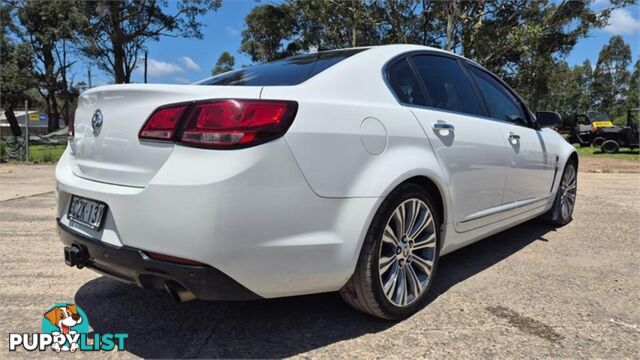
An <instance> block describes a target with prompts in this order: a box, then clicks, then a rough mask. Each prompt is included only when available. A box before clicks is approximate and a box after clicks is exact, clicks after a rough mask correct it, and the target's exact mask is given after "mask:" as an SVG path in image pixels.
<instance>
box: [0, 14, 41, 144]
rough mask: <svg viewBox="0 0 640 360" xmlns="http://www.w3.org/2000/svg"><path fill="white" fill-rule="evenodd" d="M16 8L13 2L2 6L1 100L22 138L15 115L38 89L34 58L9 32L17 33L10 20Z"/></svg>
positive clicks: (16, 133) (13, 128) (27, 45)
mask: <svg viewBox="0 0 640 360" xmlns="http://www.w3.org/2000/svg"><path fill="white" fill-rule="evenodd" d="M14 10H15V9H14V7H13V6H12V4H10V3H6V4H5V3H3V4H2V5H0V25H1V27H2V33H1V34H0V68H2V71H0V100H1V103H2V106H3V107H4V109H5V116H6V117H7V121H8V122H9V125H10V126H11V131H12V133H13V134H14V135H15V136H20V135H22V131H21V130H20V127H19V126H18V121H17V119H16V115H15V109H16V108H18V107H19V106H20V105H22V104H23V102H24V101H25V100H31V98H30V96H29V95H28V94H27V91H28V90H29V89H32V88H34V87H35V85H36V83H35V79H34V78H33V74H32V71H33V56H32V54H31V49H30V47H29V44H27V43H21V44H16V43H15V42H14V41H13V40H12V39H11V38H10V37H9V33H10V32H13V33H15V32H16V31H18V29H17V27H16V26H15V24H14V23H13V22H12V21H11V18H12V16H13V12H14Z"/></svg>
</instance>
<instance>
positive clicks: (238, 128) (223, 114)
mask: <svg viewBox="0 0 640 360" xmlns="http://www.w3.org/2000/svg"><path fill="white" fill-rule="evenodd" d="M297 109H298V104H297V103H296V102H292V101H272V100H211V101H204V102H195V103H193V104H190V105H184V104H181V105H177V106H167V107H163V108H160V109H159V110H156V112H154V113H153V115H151V117H150V118H149V120H147V123H145V125H144V126H143V128H142V130H141V131H140V138H141V139H155V140H173V139H174V136H175V138H176V139H177V141H178V142H179V143H184V144H188V145H193V146H198V147H208V148H215V149H235V148H241V147H248V146H253V145H258V144H261V143H264V142H267V141H270V140H273V139H275V138H277V137H280V136H282V135H284V133H285V132H286V131H287V130H288V129H289V126H291V123H292V122H293V119H294V117H295V115H296V111H297Z"/></svg>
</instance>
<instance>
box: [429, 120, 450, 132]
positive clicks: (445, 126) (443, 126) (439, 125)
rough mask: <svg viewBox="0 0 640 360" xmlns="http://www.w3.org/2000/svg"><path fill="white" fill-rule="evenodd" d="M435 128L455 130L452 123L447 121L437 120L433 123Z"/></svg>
mask: <svg viewBox="0 0 640 360" xmlns="http://www.w3.org/2000/svg"><path fill="white" fill-rule="evenodd" d="M432 127H433V130H450V131H453V129H455V127H454V126H453V125H451V124H447V123H445V122H437V123H434V124H433V126H432Z"/></svg>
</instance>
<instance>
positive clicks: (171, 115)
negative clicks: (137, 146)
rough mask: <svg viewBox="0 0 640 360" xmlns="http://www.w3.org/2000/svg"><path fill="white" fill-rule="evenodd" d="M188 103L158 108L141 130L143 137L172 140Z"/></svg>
mask: <svg viewBox="0 0 640 360" xmlns="http://www.w3.org/2000/svg"><path fill="white" fill-rule="evenodd" d="M187 107H189V106H188V105H181V106H176V107H167V108H162V109H158V110H156V111H155V112H154V113H153V114H152V115H151V117H150V118H149V120H147V122H146V123H145V124H144V126H143V127H142V130H140V134H139V137H140V138H141V139H150V140H172V139H173V135H174V134H175V131H176V127H177V126H178V121H179V120H180V118H181V117H182V114H183V113H184V111H185V110H186V109H187Z"/></svg>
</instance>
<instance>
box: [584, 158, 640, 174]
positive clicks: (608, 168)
mask: <svg viewBox="0 0 640 360" xmlns="http://www.w3.org/2000/svg"><path fill="white" fill-rule="evenodd" d="M580 171H583V172H595V173H602V172H604V173H635V174H637V173H640V161H637V160H635V161H634V160H627V159H612V158H607V157H602V156H600V157H596V156H581V157H580Z"/></svg>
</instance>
